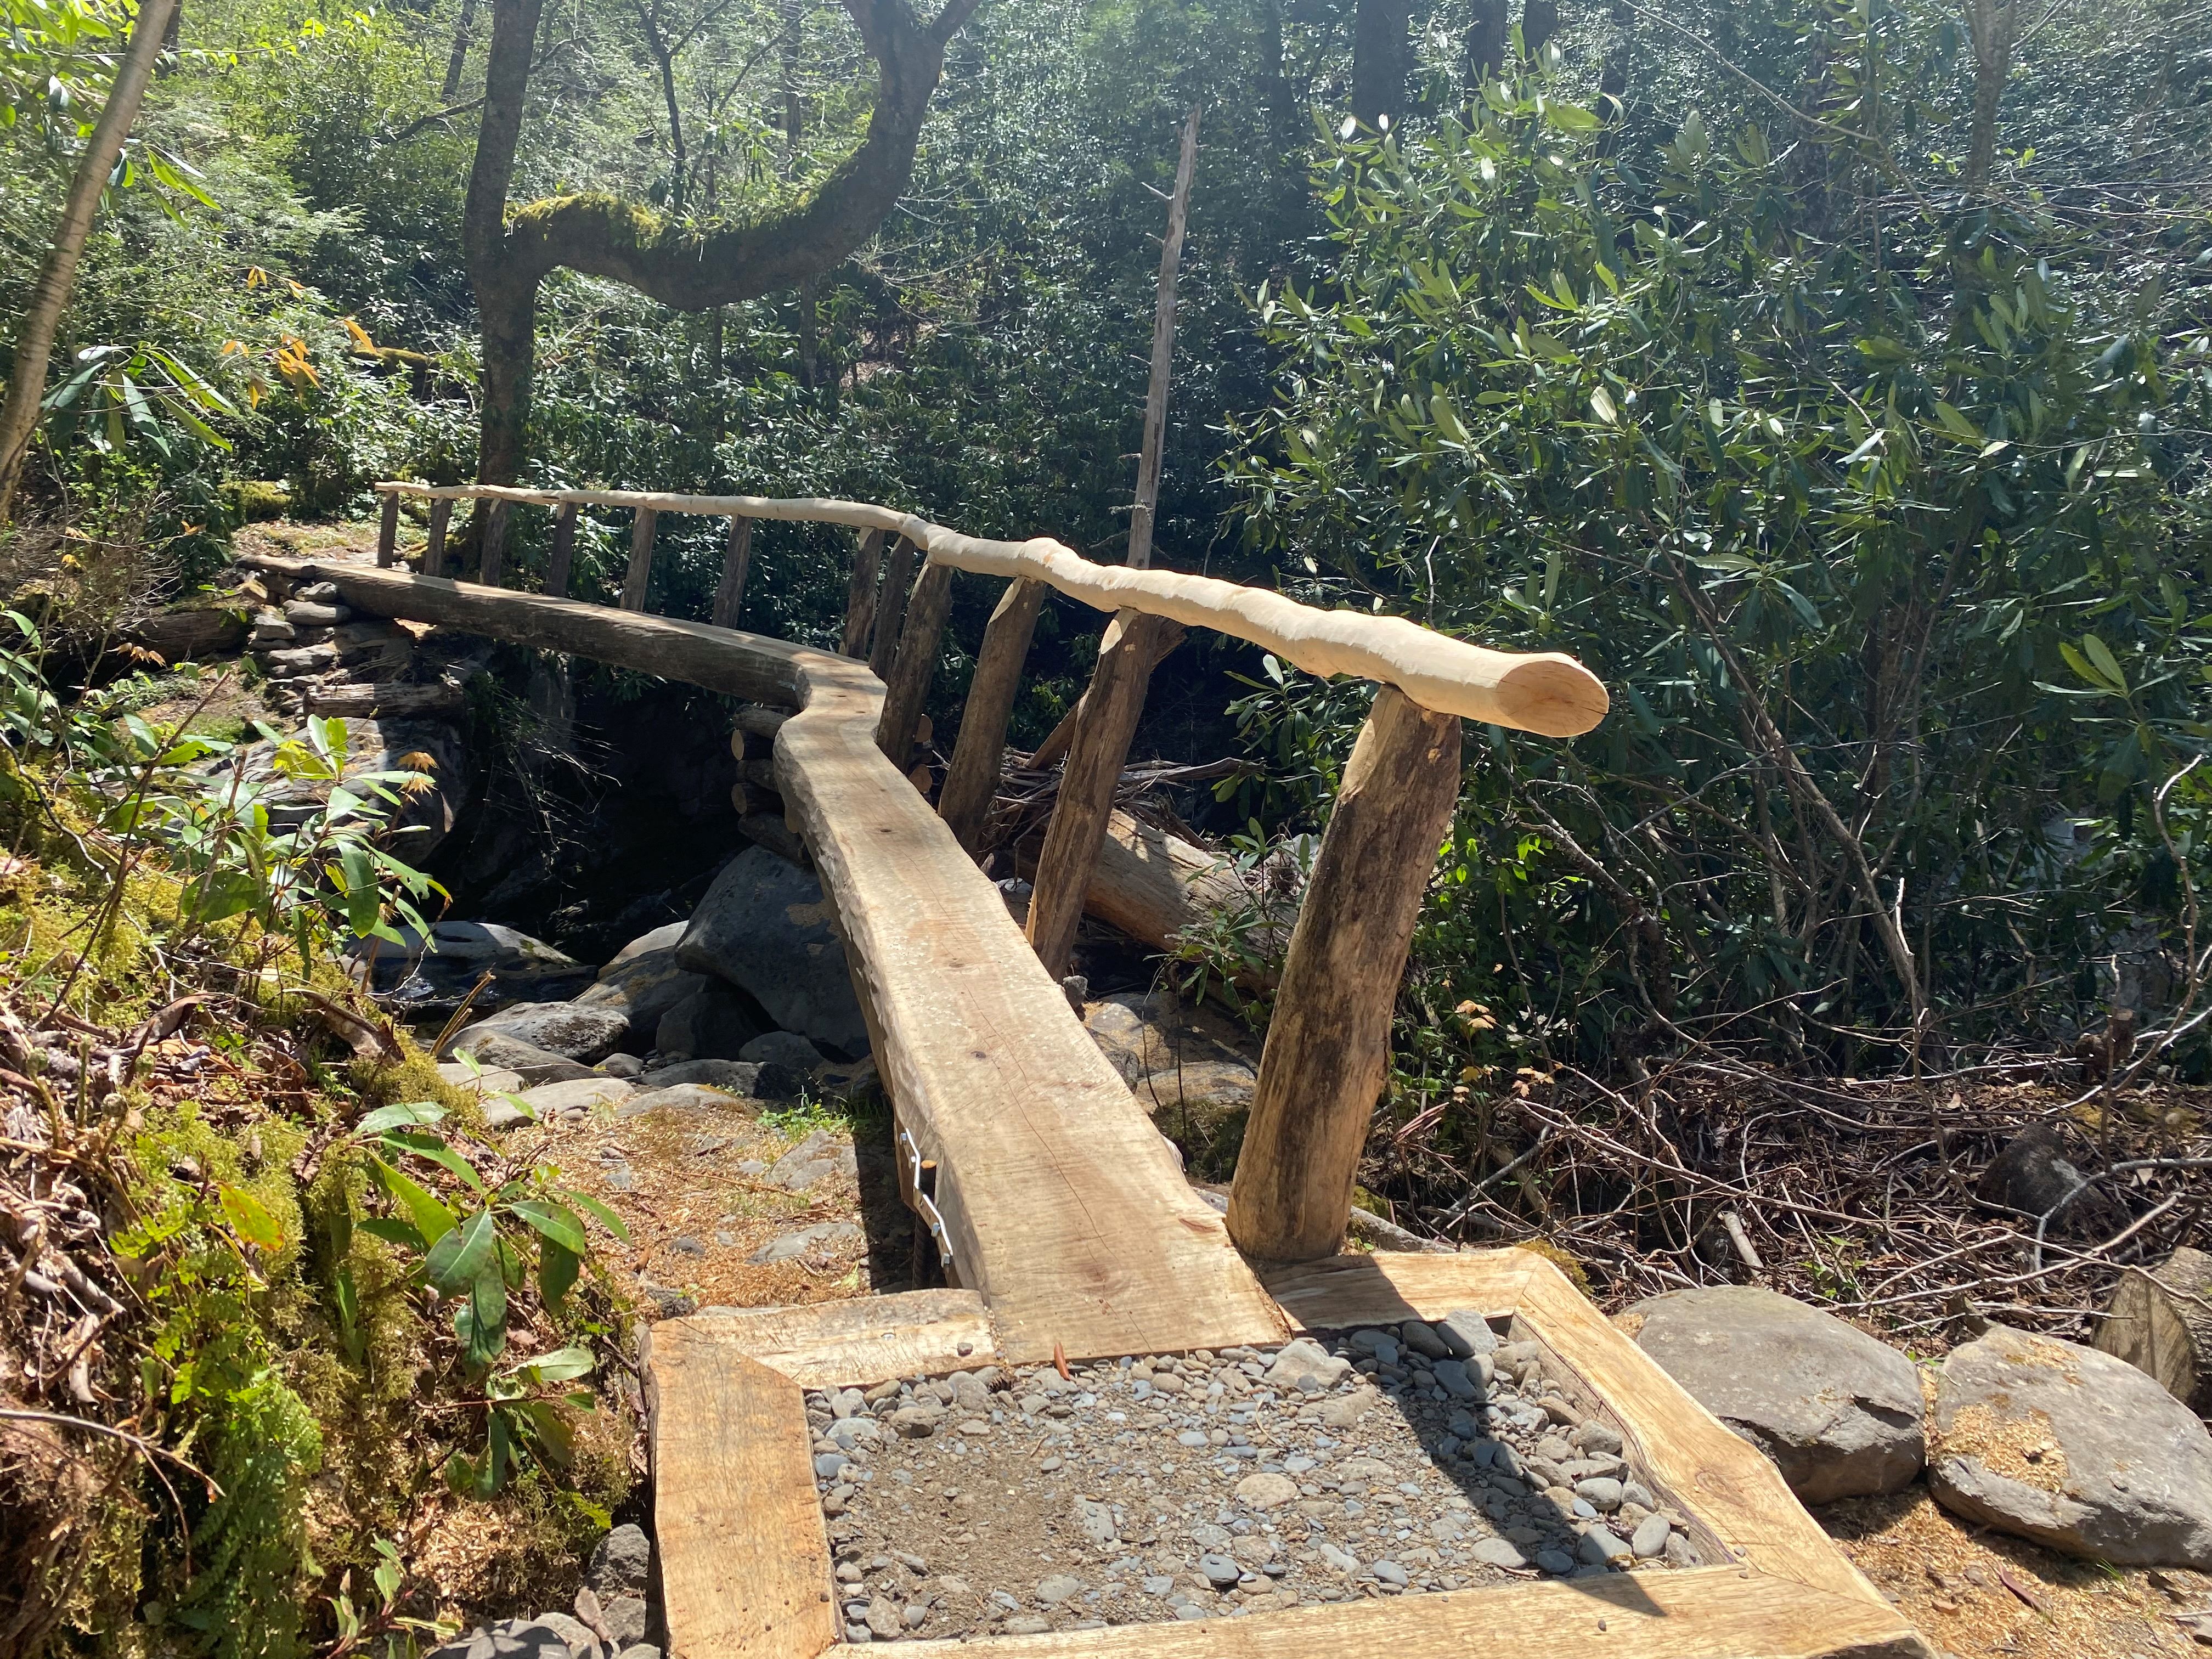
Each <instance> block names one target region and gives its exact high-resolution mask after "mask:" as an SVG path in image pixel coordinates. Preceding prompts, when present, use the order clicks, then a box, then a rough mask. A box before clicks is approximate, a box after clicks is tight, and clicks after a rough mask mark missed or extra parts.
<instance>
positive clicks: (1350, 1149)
mask: <svg viewBox="0 0 2212 1659" xmlns="http://www.w3.org/2000/svg"><path fill="white" fill-rule="evenodd" d="M1459 784H1460V730H1459V719H1458V717H1457V716H1456V715H1453V714H1431V712H1430V711H1429V710H1427V709H1425V708H1422V707H1421V706H1420V705H1419V704H1418V703H1416V702H1413V700H1412V699H1411V698H1409V697H1407V696H1406V694H1405V693H1404V692H1402V691H1401V690H1398V689H1397V688H1396V687H1395V686H1389V685H1386V686H1383V687H1382V688H1380V689H1379V690H1377V691H1376V694H1375V708H1374V710H1373V712H1372V713H1370V714H1369V715H1368V717H1367V723H1366V724H1365V725H1364V726H1362V727H1361V728H1360V732H1359V741H1358V743H1357V744H1354V745H1353V746H1352V759H1351V762H1350V763H1348V764H1347V765H1346V768H1345V769H1344V785H1343V787H1342V788H1341V789H1340V790H1339V791H1338V793H1337V798H1336V809H1335V811H1334V812H1332V813H1331V814H1330V817H1329V822H1328V833H1327V834H1326V835H1324V836H1322V844H1321V854H1320V856H1319V857H1318V858H1317V859H1316V860H1315V863H1314V873H1313V879H1312V881H1311V882H1310V883H1309V884H1307V887H1306V896H1305V903H1304V908H1301V909H1300V910H1299V912H1298V920H1297V926H1296V927H1293V928H1292V929H1291V951H1290V957H1289V958H1288V960H1287V961H1286V962H1285V963H1284V966H1283V983H1282V988H1281V991H1280V992H1279V994H1278V995H1277V997H1276V999H1275V1013H1274V1018H1273V1019H1272V1020H1271V1021H1269V1023H1268V1026H1267V1047H1266V1048H1264V1049H1262V1050H1261V1055H1260V1080H1259V1083H1258V1085H1256V1087H1255V1091H1254V1092H1253V1097H1252V1115H1251V1118H1250V1121H1249V1123H1248V1124H1247V1126H1246V1127H1245V1131H1244V1145H1243V1150H1242V1151H1241V1152H1239V1153H1238V1155H1237V1176H1236V1181H1235V1182H1234V1184H1233V1185H1232V1187H1231V1191H1230V1197H1229V1236H1230V1237H1231V1238H1233V1239H1235V1240H1236V1241H1237V1248H1238V1249H1241V1250H1243V1252H1244V1254H1245V1255H1248V1256H1251V1257H1253V1258H1255V1260H1259V1261H1316V1260H1318V1259H1319V1258H1321V1257H1323V1256H1330V1255H1335V1254H1336V1253H1337V1251H1338V1250H1339V1249H1341V1248H1342V1247H1343V1244H1344V1229H1345V1224H1346V1220H1347V1218H1349V1217H1350V1215H1351V1213H1352V1184H1353V1182H1354V1181H1355V1179H1356V1178H1357V1176H1358V1172H1359V1154H1360V1152H1361V1150H1362V1149H1363V1148H1364V1146H1365V1145H1366V1142H1367V1126H1368V1122H1369V1120H1370V1118H1371V1117H1372V1116H1373V1115H1374V1111H1375V1101H1376V1097H1377V1096H1378V1095H1380V1094H1381V1093H1382V1091H1383V1076H1384V1073H1385V1072H1386V1070H1387V1068H1388V1066H1389V1058H1390V1016H1391V1012H1392V1010H1393V1008H1394V1007H1395V1006H1396V1003H1397V1000H1398V981H1399V979H1400V978H1401V976H1402V975H1403V974H1404V973H1405V970H1406V951H1407V947H1408V946H1409V945H1411V944H1412V942H1413V923H1414V921H1416V920H1417V919H1418V918H1419V915H1420V910H1421V896H1422V894H1423V892H1424V891H1425V889H1426V888H1427V886H1428V881H1429V872H1430V871H1431V870H1432V869H1433V868H1434V867H1435V866H1436V859H1437V843H1438V842H1439V841H1440V840H1441V839H1442V837H1443V832H1444V827H1445V825H1446V824H1448V823H1449V822H1450V821H1451V814H1452V807H1453V805H1454V803H1455V802H1456V801H1457V800H1458V799H1459Z"/></svg>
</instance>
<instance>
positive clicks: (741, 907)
mask: <svg viewBox="0 0 2212 1659" xmlns="http://www.w3.org/2000/svg"><path fill="white" fill-rule="evenodd" d="M834 920H835V917H834V915H833V914H832V910H831V907H830V905H829V901H828V900H827V899H826V898H824V897H823V893H822V884H821V883H820V882H818V881H817V880H816V879H815V878H813V877H812V876H811V875H810V874H809V873H808V872H805V871H804V870H801V869H799V867H798V866H795V865H792V864H787V863H786V862H785V861H784V860H781V859H780V858H778V857H776V855H775V854H773V853H771V852H769V851H768V850H767V848H761V847H748V848H746V849H745V850H744V852H742V853H740V854H738V855H737V857H735V858H734V859H732V860H730V862H729V864H728V865H727V866H726V867H725V868H724V869H723V871H722V873H721V874H720V875H719V876H717V877H715V878H714V885H713V886H712V887H709V888H708V890H707V896H706V897H704V898H702V899H701V900H700V901H699V908H698V909H697V910H696V911H695V912H694V913H693V914H692V917H691V921H690V926H689V927H686V928H685V929H684V937H683V939H682V941H681V942H680V943H679V944H678V945H677V947H676V959H677V960H678V962H679V963H682V964H683V965H684V967H686V968H688V969H691V970H692V971H693V972H694V973H700V974H713V975H716V976H717V977H719V978H720V979H723V980H725V981H728V982H729V983H730V984H732V985H734V986H736V987H738V988H739V989H740V990H743V991H745V992H748V993H750V994H751V995H752V996H754V997H756V998H757V999H758V1000H759V1001H760V1005H761V1006H763V1008H765V1009H767V1010H768V1012H769V1015H770V1016H771V1017H772V1018H773V1019H774V1021H775V1024H776V1025H778V1026H781V1028H782V1029H783V1030H787V1031H797V1032H799V1034H800V1035H802V1036H809V1037H811V1038H813V1039H814V1040H815V1041H816V1042H823V1043H827V1044H829V1046H830V1047H832V1048H836V1049H838V1050H840V1051H841V1052H842V1053H845V1054H865V1053H866V1051H867V1047H868V1028H867V1025H866V1022H864V1021H863V1020H862V1018H860V1000H859V999H858V998H856V997H855V996H854V994H853V979H852V975H851V974H850V973H849V972H848V969H847V968H846V965H845V947H844V945H843V944H842V942H841V941H840V940H839V939H838V937H837V935H836V931H835V930H834V927H833V926H832V924H833V922H834ZM750 1035H751V1036H762V1035H764V1031H755V1032H753V1033H751V1034H750ZM748 1040H750V1038H749V1039H748ZM739 1046H740V1047H741V1046H743V1045H742V1044H740V1045H739ZM694 1052H698V1051H696V1050H695V1051H694ZM730 1052H731V1053H732V1054H735V1053H736V1052H737V1050H736V1049H735V1048H732V1050H731V1051H730Z"/></svg>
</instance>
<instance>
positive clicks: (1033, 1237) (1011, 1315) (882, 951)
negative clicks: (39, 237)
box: [241, 556, 1280, 1364]
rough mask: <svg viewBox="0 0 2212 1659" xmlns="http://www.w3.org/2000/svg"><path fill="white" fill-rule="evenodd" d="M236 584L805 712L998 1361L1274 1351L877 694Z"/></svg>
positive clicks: (671, 627) (910, 1118)
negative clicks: (936, 808) (906, 766)
mask: <svg viewBox="0 0 2212 1659" xmlns="http://www.w3.org/2000/svg"><path fill="white" fill-rule="evenodd" d="M241 562H245V563H248V564H251V565H252V566H254V567H256V568H261V569H266V570H275V571H281V572H283V573H285V574H288V575H290V576H293V577H295V578H299V577H311V578H312V579H314V580H327V581H330V582H331V583H332V584H334V585H335V586H337V590H338V593H339V596H340V597H341V598H342V599H343V600H344V602H345V603H346V604H347V605H349V606H350V607H352V608H353V609H354V610H356V611H362V612H364V613H366V614H368V615H370V616H378V617H400V618H404V620H407V621H410V622H423V623H435V624H439V625H441V626H445V627H450V628H457V629H463V630H465V631H466V632H470V633H475V634H482V635H487V636H489V637H490V638H492V639H497V640H505V641H508V642H510V643H513V644H516V645H524V646H532V647H538V648H540V649H545V650H552V651H559V652H564V653H570V654H573V655H575V656H580V657H588V658H591V659H594V660H596V661H599V662H604V663H608V664H611V665H615V666H617V667H623V668H631V669H635V670H638V671H641V672H644V673H648V674H654V675H658V676H659V677H661V678H666V679H673V680H682V681H684V682H686V683H687V684H692V685H696V686H701V687H703V688H704V689H706V690H710V691H721V692H726V693H729V694H730V695H732V696H737V697H740V698H743V699H744V700H746V701H748V702H764V703H773V704H781V705H784V706H795V707H796V708H798V709H799V713H797V714H793V715H792V716H791V717H790V718H789V719H788V720H784V721H782V722H781V725H779V726H778V727H777V729H776V733H775V764H776V775H777V780H778V781H779V782H780V783H781V785H782V790H783V797H784V801H785V803H786V805H787V809H788V810H789V811H791V813H792V815H793V818H794V820H795V821H796V823H797V826H798V828H799V833H800V835H801V836H803V837H804V838H805V842H806V845H807V848H808V850H809V851H810V852H811V854H813V859H814V865H815V868H816V870H817V872H819V874H820V876H821V878H822V884H823V888H824V890H826V891H827V893H828V895H829V899H830V901H831V902H832V904H833V906H834V908H835V910H836V918H837V923H838V931H839V932H840V933H842V936H843V939H844V941H845V946H846V956H847V960H848V963H849V964H850V966H851V968H852V970H853V979H854V987H855V989H856V990H858V992H859V993H860V1005H861V1008H862V1011H863V1012H864V1013H865V1014H866V1018H867V1023H868V1030H869V1036H870V1037H871V1039H872V1046H873V1048H874V1050H875V1053H876V1056H877V1062H878V1069H879V1073H880V1075H881V1076H882V1078H883V1081H884V1090H885V1092H886V1093H887V1094H888V1095H889V1096H890V1100H891V1103H892V1107H893V1109H894V1110H895V1112H896V1114H897V1118H898V1121H899V1124H900V1127H902V1128H904V1129H907V1130H908V1131H909V1132H910V1133H912V1134H913V1136H914V1138H915V1141H916V1142H917V1143H918V1145H919V1146H920V1148H921V1155H922V1156H923V1157H924V1158H927V1159H929V1160H931V1161H933V1162H934V1163H936V1164H938V1165H939V1173H938V1185H937V1191H936V1194H935V1200H936V1203H937V1206H938V1207H939V1210H941V1211H942V1212H944V1216H945V1222H946V1224H947V1225H948V1227H949V1229H950V1231H951V1236H952V1240H953V1246H954V1255H955V1259H956V1262H957V1267H958V1269H959V1272H960V1273H961V1276H962V1278H963V1280H964V1281H965V1283H966V1285H967V1287H968V1288H969V1289H972V1290H975V1291H978V1292H979V1293H981V1296H982V1297H983V1298H984V1299H985V1301H986V1302H987V1303H988V1304H990V1307H991V1310H992V1315H993V1317H994V1319H995V1320H996V1321H997V1322H998V1324H999V1329H1000V1352H1001V1353H1002V1354H1004V1355H1005V1356H1006V1358H1008V1359H1010V1360H1012V1361H1015V1362H1017V1363H1023V1364H1030V1363H1034V1362H1036V1361H1038V1360H1042V1359H1047V1358H1050V1357H1051V1356H1052V1353H1053V1350H1054V1344H1055V1343H1057V1344H1060V1345H1061V1346H1064V1348H1065V1351H1066V1353H1067V1354H1068V1355H1069V1356H1070V1357H1071V1358H1074V1357H1079V1356H1081V1357H1090V1358H1096V1357H1098V1356H1101V1355H1106V1354H1121V1353H1163V1352H1182V1351H1183V1350H1186V1349H1189V1348H1200V1347H1211V1348H1221V1347H1225V1346H1237V1345H1238V1344H1240V1343H1242V1344H1264V1343H1266V1342H1268V1341H1270V1340H1274V1338H1275V1337H1276V1336H1277V1335H1278V1334H1279V1331H1280V1325H1279V1320H1278V1318H1277V1316H1276V1314H1275V1312H1274V1310H1273V1304H1271V1303H1270V1302H1269V1301H1268V1299H1267V1296H1266V1295H1265V1294H1264V1293H1263V1292H1262V1291H1261V1289H1260V1286H1259V1284H1258V1282H1257V1281H1256V1280H1255V1279H1254V1278H1253V1277H1252V1275H1251V1273H1250V1272H1249V1270H1248V1269H1247V1268H1246V1267H1245V1265H1244V1263H1243V1261H1242V1259H1240V1258H1239V1257H1238V1255H1237V1252H1236V1250H1235V1249H1233V1248H1231V1244H1230V1242H1229V1238H1228V1236H1227V1233H1226V1231H1225V1227H1224V1226H1223V1224H1222V1222H1221V1219H1220V1218H1219V1217H1218V1216H1217V1215H1216V1214H1215V1213H1214V1212H1212V1210H1211V1209H1209V1208H1208V1207H1207V1206H1206V1203H1205V1201H1204V1200H1201V1199H1200V1198H1199V1197H1198V1195H1197V1194H1194V1193H1193V1192H1192V1191H1191V1189H1190V1188H1189V1185H1188V1183H1187V1182H1185V1181H1184V1179H1183V1176H1182V1169H1181V1167H1180V1166H1179V1164H1177V1162H1176V1156H1175V1154H1174V1152H1172V1151H1171V1150H1170V1147H1169V1146H1168V1144H1167V1142H1166V1141H1165V1140H1164V1139H1162V1138H1161V1137H1160V1135H1159V1133H1158V1131H1157V1130H1155V1129H1154V1128H1153V1127H1152V1123H1151V1121H1150V1120H1148V1119H1147V1118H1146V1115H1145V1114H1144V1112H1143V1110H1142V1109H1141V1108H1140V1107H1139V1105H1138V1103H1137V1102H1136V1099H1135V1097H1133V1096H1132V1095H1131V1094H1130V1092H1129V1089H1128V1085H1127V1084H1125V1083H1124V1082H1123V1081H1122V1079H1121V1074H1120V1073H1117V1072H1116V1071H1115V1069H1114V1067H1113V1066H1112V1065H1111V1064H1109V1062H1108V1060H1106V1058H1105V1056H1104V1055H1103V1054H1101V1053H1099V1051H1098V1047H1097V1044H1096V1043H1094V1042H1092V1041H1091V1036H1090V1033H1089V1032H1087V1031H1085V1030H1084V1029H1083V1024H1082V1022H1081V1021H1079V1019H1077V1018H1076V1017H1075V1015H1074V1013H1073V1011H1072V1010H1071V1009H1070V1008H1069V1007H1068V1004H1067V999H1066V996H1065V995H1063V994H1062V993H1061V991H1060V987H1059V986H1057V985H1055V984H1054V982H1053V981H1051V980H1050V979H1049V978H1048V977H1047V976H1046V975H1045V972H1044V969H1042V967H1041V966H1040V965H1039V964H1038V963H1037V959H1036V956H1035V955H1034V954H1033V953H1032V952H1031V951H1030V948H1029V946H1028V945H1027V943H1026V942H1025V941H1024V939H1023V937H1022V933H1021V929H1020V928H1019V927H1016V926H1015V924H1014V921H1013V919H1012V916H1010V915H1008V914H1007V911H1006V902H1005V900H1004V899H1003V898H1002V897H1001V896H1000V892H999V890H998V889H997V888H996V887H994V885H993V884H991V882H990V880H989V878H987V877H986V876H985V875H984V874H983V872H981V870H979V869H977V868H976V867H975V862H974V860H971V859H970V858H969V856H968V854H967V853H966V852H965V851H963V849H962V848H961V846H960V844H959V842H957V841H956V840H954V839H953V836H952V832H951V830H950V829H947V828H946V827H945V824H944V823H943V822H942V821H941V820H939V817H937V815H936V814H935V813H934V812H933V811H931V810H930V807H929V803H928V802H927V800H925V799H923V798H922V797H921V795H919V794H917V793H915V790H914V787H913V786H912V785H911V784H909V783H908V781H907V780H906V778H905V777H904V775H902V773H901V772H900V771H899V769H897V768H896V767H895V766H893V765H892V764H891V763H890V761H889V760H887V759H886V758H885V757H884V754H883V752H882V750H879V749H878V747H877V746H876V733H877V727H878V722H879V720H880V719H881V716H882V713H883V703H884V686H883V683H882V682H881V681H880V680H878V679H877V678H876V677H875V676H874V675H873V674H872V673H870V672H869V671H868V669H867V665H866V664H865V663H860V662H855V661H854V660H853V659H850V658H848V657H840V656H834V655H832V654H830V653H828V652H824V651H816V650H812V649H810V648H808V647H805V646H799V645H793V644H790V643H788V642H787V641H782V640H775V639H769V638H765V637H763V636H762V635H755V634H745V633H741V632H739V631H738V630H736V629H721V628H715V627H712V626H710V625H708V623H694V622H684V621H678V620H677V619H675V618H672V617H656V616H653V615H651V614H649V613H645V612H640V611H622V610H617V609H615V608H612V607H611V606H607V605H592V604H589V603H586V602H584V601H581V600H576V599H550V598H547V597H545V596H544V595H542V594H537V593H520V592H513V591H512V590H507V589H501V588H495V587H485V586H480V585H478V584H476V583H472V582H460V581H453V580H447V579H445V578H441V577H432V576H418V575H413V574H408V573H406V572H404V571H398V570H386V569H379V568H375V567H374V566H369V565H365V564H359V563H354V562H347V561H342V560H328V561H325V560H317V559H306V560H295V559H286V558H278V557H273V556H248V557H247V558H246V559H245V560H243V561H241Z"/></svg>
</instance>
